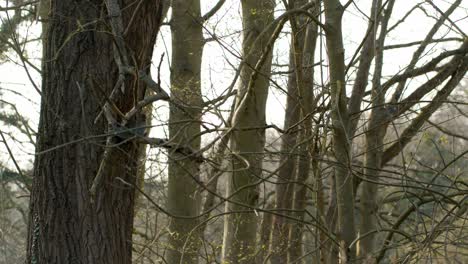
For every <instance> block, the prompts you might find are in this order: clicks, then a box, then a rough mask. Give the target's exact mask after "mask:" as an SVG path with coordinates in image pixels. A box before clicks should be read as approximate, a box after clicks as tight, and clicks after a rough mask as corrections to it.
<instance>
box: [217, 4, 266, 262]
mask: <svg viewBox="0 0 468 264" xmlns="http://www.w3.org/2000/svg"><path fill="white" fill-rule="evenodd" d="M241 3H242V16H243V28H244V32H243V44H242V49H243V50H242V52H243V54H244V61H243V67H242V70H241V75H240V82H241V83H240V84H239V92H238V97H237V103H236V107H235V114H234V116H233V120H232V123H233V125H232V126H233V131H232V134H231V151H232V153H233V155H232V169H233V172H232V174H231V175H230V179H229V182H228V196H229V197H230V199H231V201H232V202H227V203H226V212H227V213H228V214H227V216H226V217H225V222H224V238H223V252H222V261H224V262H227V263H233V264H234V263H255V252H256V239H257V223H258V222H259V221H258V219H259V218H258V217H257V216H256V214H255V213H254V212H252V211H251V209H250V208H251V207H255V206H256V205H257V202H258V196H259V193H258V187H257V185H256V184H255V182H257V181H258V180H259V179H260V177H261V176H262V160H263V155H262V153H263V148H264V144H265V129H264V128H259V129H252V128H254V127H262V126H264V125H265V122H266V121H265V106H266V100H267V96H268V86H269V76H270V68H271V58H272V56H271V50H268V51H266V52H267V54H263V53H264V52H265V51H264V50H265V49H266V48H267V46H268V43H269V40H270V37H271V36H270V34H261V33H262V32H263V31H264V30H265V29H266V28H267V26H268V25H270V23H271V22H272V21H273V8H274V1H271V0H244V1H242V2H241ZM254 42H256V44H255V47H254ZM262 55H265V56H266V57H265V56H263V61H260V59H261V58H262ZM259 61H260V64H261V67H259V68H258V69H255V66H256V65H257V64H258V63H259ZM256 70H258V71H259V72H255V71H256ZM248 128H250V129H248ZM244 205H245V206H244ZM246 210H247V211H250V212H237V213H236V211H246Z"/></svg>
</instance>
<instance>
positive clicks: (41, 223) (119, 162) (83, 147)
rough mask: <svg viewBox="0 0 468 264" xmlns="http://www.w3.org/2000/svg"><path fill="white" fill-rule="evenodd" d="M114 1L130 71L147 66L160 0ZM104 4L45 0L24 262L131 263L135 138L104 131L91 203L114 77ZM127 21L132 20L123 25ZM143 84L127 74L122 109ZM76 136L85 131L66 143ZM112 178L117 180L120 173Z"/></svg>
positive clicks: (120, 101)
mask: <svg viewBox="0 0 468 264" xmlns="http://www.w3.org/2000/svg"><path fill="white" fill-rule="evenodd" d="M132 2H133V1H120V2H119V3H120V6H121V7H122V9H123V10H124V11H122V20H123V22H124V25H125V26H126V27H127V31H126V35H125V37H124V41H125V43H126V45H127V49H128V52H129V54H130V55H131V56H132V57H133V61H134V62H135V63H134V65H133V64H132V65H131V66H134V67H135V68H137V69H142V70H147V71H148V70H149V66H150V62H151V56H152V52H153V46H154V44H155V40H156V35H157V33H158V31H159V26H160V14H161V13H160V10H161V4H160V2H159V1H144V2H142V4H141V6H140V7H139V8H137V7H136V5H133V4H132ZM105 5H106V3H105V2H104V1H102V0H93V1H87V2H82V1H78V2H77V1H71V0H61V1H52V2H51V6H50V20H49V23H48V26H47V27H48V29H47V32H45V34H46V41H44V63H43V81H42V103H41V116H40V122H39V133H38V139H37V150H36V152H37V156H36V160H35V164H34V182H33V190H32V193H31V202H30V223H29V232H28V233H29V234H28V246H27V247H28V254H27V262H28V263H114V264H120V263H131V258H132V243H131V241H132V229H133V212H134V210H133V208H134V202H135V191H134V189H133V188H132V187H129V185H128V184H126V183H124V182H123V181H125V182H127V183H130V184H136V175H137V169H138V168H137V164H138V159H139V157H138V155H137V154H138V152H139V148H140V146H139V145H138V144H136V143H135V142H133V141H128V142H121V141H120V140H119V139H117V137H115V138H113V143H115V144H114V146H113V147H115V151H113V152H111V153H112V157H110V159H111V163H110V164H109V166H108V170H106V171H105V172H104V177H103V184H102V185H101V186H100V188H99V189H98V190H97V193H96V197H94V202H92V199H91V196H90V191H89V189H90V187H91V185H92V182H93V180H94V177H95V176H96V174H97V172H98V169H99V166H100V161H101V159H102V158H103V157H102V156H103V153H104V148H103V145H104V144H105V141H106V138H105V137H100V138H99V137H97V136H98V135H103V134H105V133H106V132H107V131H108V129H109V128H108V127H107V126H108V125H107V123H106V122H105V119H104V118H103V117H102V118H100V119H99V120H98V122H97V123H96V124H95V123H94V119H95V118H96V117H97V116H98V114H99V113H100V112H101V110H102V105H103V104H104V103H105V102H106V100H105V97H109V95H110V93H111V91H112V90H113V87H114V86H115V82H116V80H117V79H118V76H119V70H118V66H117V64H116V62H115V58H114V55H115V53H114V50H113V44H114V39H113V36H112V33H111V31H110V26H109V24H108V19H109V18H108V16H107V14H106V11H105V10H106V6H105ZM130 21H131V23H130ZM143 88H144V85H143V83H140V82H139V81H138V80H137V79H136V78H133V77H132V76H127V78H126V81H125V90H124V91H123V95H124V96H120V97H119V98H118V99H117V100H115V101H114V105H115V107H116V108H118V109H119V110H120V111H121V112H123V113H125V112H126V111H128V110H129V109H130V108H132V107H133V106H134V104H135V100H136V96H137V94H138V93H139V92H140V91H142V89H143ZM83 137H91V138H92V139H89V140H85V141H80V143H77V144H73V143H70V142H73V141H74V140H78V139H82V138H83ZM119 179H121V180H119Z"/></svg>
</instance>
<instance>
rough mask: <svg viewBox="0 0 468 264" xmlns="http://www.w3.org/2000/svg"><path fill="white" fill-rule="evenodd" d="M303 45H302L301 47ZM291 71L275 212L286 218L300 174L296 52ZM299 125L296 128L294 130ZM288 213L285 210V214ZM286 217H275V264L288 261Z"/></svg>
mask: <svg viewBox="0 0 468 264" xmlns="http://www.w3.org/2000/svg"><path fill="white" fill-rule="evenodd" d="M304 35H305V32H304V31H302V32H299V33H298V35H297V36H293V38H294V37H295V38H297V39H298V40H297V41H298V42H299V43H302V41H303V40H304ZM301 46H302V45H301ZM289 70H290V71H292V72H291V73H290V74H289V76H288V84H287V92H288V93H287V98H286V109H285V114H284V125H283V129H284V130H286V131H287V133H285V134H284V135H283V136H282V137H281V140H282V141H281V158H280V166H281V167H280V168H279V170H278V180H277V182H276V185H275V188H276V205H275V209H276V210H277V211H278V212H279V213H280V214H284V215H288V214H289V212H288V211H286V210H288V209H289V210H290V209H292V207H293V203H292V202H293V196H294V183H293V182H294V180H295V179H296V173H297V160H298V158H297V155H298V153H297V146H296V144H297V139H298V134H299V132H298V131H299V128H298V127H297V126H296V124H297V123H298V122H299V115H300V103H299V94H298V90H297V89H298V87H297V81H296V66H295V64H294V49H293V48H291V50H290V52H289ZM293 126H296V127H293ZM281 210H285V211H281ZM287 221H288V220H286V219H285V218H284V217H282V216H280V215H275V216H274V217H273V225H272V228H273V229H272V240H271V263H272V264H282V263H286V262H287V259H288V255H287V253H288V252H287V248H288V232H289V226H290V223H288V222H287Z"/></svg>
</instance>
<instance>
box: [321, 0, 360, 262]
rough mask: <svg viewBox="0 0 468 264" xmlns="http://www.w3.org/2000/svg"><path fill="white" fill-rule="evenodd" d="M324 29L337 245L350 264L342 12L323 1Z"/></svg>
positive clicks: (351, 226)
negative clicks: (336, 211)
mask: <svg viewBox="0 0 468 264" xmlns="http://www.w3.org/2000/svg"><path fill="white" fill-rule="evenodd" d="M324 7H325V22H326V23H325V26H326V29H327V30H326V31H325V33H326V39H327V52H328V60H329V63H330V88H331V107H332V112H331V114H332V122H333V151H334V155H335V158H336V161H337V165H335V181H336V200H337V209H338V223H337V224H338V234H337V238H338V242H339V243H340V260H341V263H343V264H344V263H348V261H351V262H352V261H353V259H354V256H355V252H354V250H353V249H349V248H348V247H349V246H350V244H351V242H352V241H353V240H354V238H355V234H356V232H355V226H354V195H353V181H352V174H351V171H350V169H349V167H350V162H351V161H350V147H351V144H350V138H349V137H348V136H349V135H348V134H347V132H348V131H349V123H350V122H349V117H348V112H347V108H346V80H345V64H344V47H343V36H342V26H341V20H342V16H343V11H344V8H343V6H342V5H341V4H340V1H338V0H325V1H324Z"/></svg>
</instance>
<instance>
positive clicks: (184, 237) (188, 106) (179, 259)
mask: <svg viewBox="0 0 468 264" xmlns="http://www.w3.org/2000/svg"><path fill="white" fill-rule="evenodd" d="M171 7H172V20H171V31H172V61H171V63H172V64H171V98H172V103H171V105H170V116H169V136H170V140H171V141H172V142H174V143H176V144H180V145H183V146H190V147H191V148H192V149H193V150H198V149H200V139H201V137H200V119H201V112H202V98H201V86H200V83H201V80H200V74H201V60H202V53H203V34H202V25H203V24H202V21H201V14H200V0H188V1H187V0H172V5H171ZM199 165H200V164H199V161H198V160H197V159H196V158H195V157H193V156H189V155H184V154H183V153H180V152H177V151H172V152H170V153H169V181H168V197H167V198H168V201H167V203H168V204H167V205H168V210H169V212H170V213H171V214H173V215H175V217H172V218H171V220H170V226H169V230H170V233H171V235H170V238H169V247H170V248H169V250H168V253H167V261H168V262H169V263H198V257H197V256H198V247H199V230H194V228H195V226H196V225H197V224H198V220H197V219H196V218H193V219H184V218H178V217H177V216H184V217H187V216H196V215H198V214H199V211H200V199H199V195H197V188H198V181H199V176H200V175H199V174H200V173H199Z"/></svg>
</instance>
